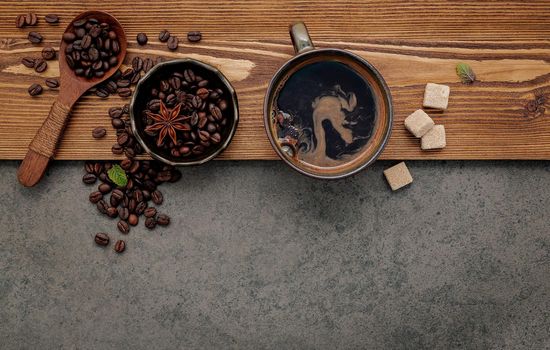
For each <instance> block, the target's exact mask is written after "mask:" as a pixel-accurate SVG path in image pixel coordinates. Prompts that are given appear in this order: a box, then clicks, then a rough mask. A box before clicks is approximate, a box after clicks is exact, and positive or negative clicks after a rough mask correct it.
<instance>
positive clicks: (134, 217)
mask: <svg viewBox="0 0 550 350" xmlns="http://www.w3.org/2000/svg"><path fill="white" fill-rule="evenodd" d="M138 223H139V218H138V216H137V215H136V214H130V216H128V224H130V225H132V226H136V225H137V224H138Z"/></svg>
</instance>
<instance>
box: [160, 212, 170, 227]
mask: <svg viewBox="0 0 550 350" xmlns="http://www.w3.org/2000/svg"><path fill="white" fill-rule="evenodd" d="M157 224H159V225H161V226H166V225H168V224H170V217H169V216H168V215H166V214H159V215H158V216H157Z"/></svg>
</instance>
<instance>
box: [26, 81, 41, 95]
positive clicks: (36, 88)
mask: <svg viewBox="0 0 550 350" xmlns="http://www.w3.org/2000/svg"><path fill="white" fill-rule="evenodd" d="M28 91H29V95H31V96H37V95H40V94H41V93H42V86H40V84H36V83H34V84H32V85H31V86H29V89H28Z"/></svg>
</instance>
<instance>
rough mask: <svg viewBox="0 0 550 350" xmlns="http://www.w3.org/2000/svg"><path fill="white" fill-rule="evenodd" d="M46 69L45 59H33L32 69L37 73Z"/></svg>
mask: <svg viewBox="0 0 550 350" xmlns="http://www.w3.org/2000/svg"><path fill="white" fill-rule="evenodd" d="M46 69H48V64H47V63H46V61H44V60H43V59H42V58H39V59H37V60H35V62H34V70H35V71H36V72H37V73H43V72H44V71H46Z"/></svg>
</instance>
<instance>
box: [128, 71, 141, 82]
mask: <svg viewBox="0 0 550 350" xmlns="http://www.w3.org/2000/svg"><path fill="white" fill-rule="evenodd" d="M140 79H141V75H140V74H139V73H137V74H134V76H133V77H132V80H130V82H131V83H132V84H133V85H135V84H137V83H138V82H139V80H140Z"/></svg>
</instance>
